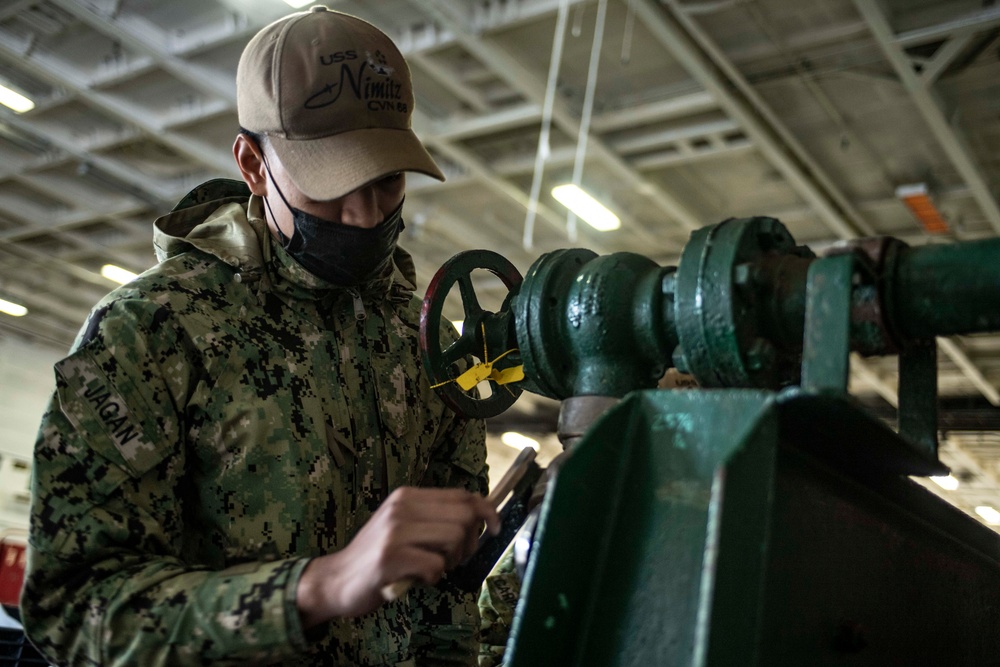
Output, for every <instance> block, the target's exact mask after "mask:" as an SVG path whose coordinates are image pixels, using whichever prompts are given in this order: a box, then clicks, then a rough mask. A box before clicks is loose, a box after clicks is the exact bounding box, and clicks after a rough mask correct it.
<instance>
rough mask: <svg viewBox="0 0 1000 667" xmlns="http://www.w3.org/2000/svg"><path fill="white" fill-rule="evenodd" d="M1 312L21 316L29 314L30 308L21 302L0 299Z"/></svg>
mask: <svg viewBox="0 0 1000 667" xmlns="http://www.w3.org/2000/svg"><path fill="white" fill-rule="evenodd" d="M0 313H7V314H8V315H13V316H14V317H21V316H22V315H27V314H28V309H27V308H25V307H24V306H22V305H20V304H17V303H12V302H10V301H4V300H3V299H0Z"/></svg>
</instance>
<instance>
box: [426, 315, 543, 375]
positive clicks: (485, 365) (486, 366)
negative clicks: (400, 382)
mask: <svg viewBox="0 0 1000 667" xmlns="http://www.w3.org/2000/svg"><path fill="white" fill-rule="evenodd" d="M480 326H482V328H483V359H485V361H483V362H482V363H479V364H476V365H475V366H473V367H472V368H470V369H469V370H467V371H465V372H464V373H462V374H461V375H459V376H458V377H457V378H455V379H454V380H445V381H444V382H439V383H437V384H435V385H432V386H431V389H437V388H438V387H443V386H444V385H446V384H448V383H449V382H455V383H456V384H458V386H459V387H461V388H462V389H463V390H464V391H469V390H470V389H472V388H473V387H475V386H476V385H478V384H479V383H480V382H482V381H484V380H493V381H494V382H496V383H497V384H499V385H504V384H509V383H511V382H520V381H521V380H523V379H524V366H514V367H513V368H505V369H503V370H499V369H496V368H493V364H495V363H496V362H498V361H500V360H501V359H503V358H504V357H506V356H507V355H508V354H510V353H511V352H517V348H516V347H515V348H512V349H510V350H507V351H506V352H504V353H503V354H501V355H500V356H499V357H497V358H496V359H493V360H492V361H490V360H489V355H488V354H487V350H486V324H485V323H481V324H480Z"/></svg>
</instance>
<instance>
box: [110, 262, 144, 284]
mask: <svg viewBox="0 0 1000 667" xmlns="http://www.w3.org/2000/svg"><path fill="white" fill-rule="evenodd" d="M101 275H102V276H104V277H105V278H107V279H108V280H110V281H112V282H116V283H119V284H121V285H124V284H125V283H130V282H132V281H133V280H135V277H136V276H137V275H139V274H137V273H132V272H131V271H129V270H128V269H123V268H122V267H120V266H115V265H114V264H105V265H104V266H102V267H101Z"/></svg>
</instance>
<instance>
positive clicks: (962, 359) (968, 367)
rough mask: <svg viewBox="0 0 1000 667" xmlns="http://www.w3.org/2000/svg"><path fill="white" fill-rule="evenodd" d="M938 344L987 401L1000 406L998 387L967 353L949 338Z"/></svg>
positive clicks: (942, 339) (940, 339) (939, 339)
mask: <svg viewBox="0 0 1000 667" xmlns="http://www.w3.org/2000/svg"><path fill="white" fill-rule="evenodd" d="M937 343H938V348H939V349H940V350H941V351H942V352H944V353H945V354H946V355H948V357H949V358H950V359H951V360H952V361H953V362H955V365H956V366H958V368H959V370H961V371H962V374H963V375H965V377H966V378H968V380H969V382H971V383H972V384H973V385H974V386H975V387H976V389H978V390H979V391H980V393H982V395H983V396H984V397H986V400H987V401H989V402H990V403H992V404H993V405H996V406H1000V392H998V391H997V388H996V386H994V385H993V384H992V383H991V382H990V381H989V380H987V379H986V376H984V375H983V373H982V371H980V370H979V368H978V367H977V366H976V365H975V364H974V363H973V362H972V360H971V359H969V356H968V355H967V354H966V353H965V351H964V350H962V348H960V347H959V346H958V345H957V344H956V343H955V341H953V340H951V339H949V338H938V339H937Z"/></svg>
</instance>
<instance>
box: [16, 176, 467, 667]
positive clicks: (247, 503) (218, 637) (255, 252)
mask: <svg viewBox="0 0 1000 667" xmlns="http://www.w3.org/2000/svg"><path fill="white" fill-rule="evenodd" d="M240 185H242V184H240ZM240 185H236V184H233V183H231V182H214V183H210V184H206V186H205V187H203V188H202V189H200V190H199V191H197V192H195V193H194V194H192V195H191V196H190V197H189V198H188V199H187V200H186V201H185V202H184V203H183V206H182V207H181V208H180V210H178V209H175V211H174V212H173V213H171V214H169V215H167V216H164V217H163V218H160V219H159V220H157V221H156V224H155V243H156V248H157V254H158V257H159V259H160V263H159V264H158V265H157V266H155V267H154V268H152V269H150V270H149V271H147V272H146V273H144V274H142V275H141V276H140V277H139V278H137V279H136V280H134V281H133V282H131V283H129V284H128V285H125V286H122V287H121V288H118V289H116V290H115V291H113V292H112V293H111V294H109V295H108V296H107V297H106V298H105V299H103V300H102V301H101V302H100V303H99V304H98V305H97V306H96V307H95V309H94V311H93V312H92V313H91V316H90V318H89V320H88V322H87V323H86V325H85V326H84V328H83V329H82V331H81V333H80V336H79V337H78V339H77V341H76V343H75V344H74V346H73V349H72V351H71V353H70V355H69V356H68V357H67V358H66V359H64V360H63V361H61V362H59V363H58V364H57V365H56V369H55V370H56V380H57V388H56V392H55V395H54V397H53V399H52V402H51V404H50V406H49V408H48V410H47V412H46V414H45V416H44V418H43V422H42V425H41V430H40V433H39V438H38V441H37V444H36V449H35V455H34V479H33V483H32V515H31V535H30V551H29V553H30V555H29V562H28V572H27V576H26V584H25V588H24V592H23V595H22V599H21V613H22V618H23V620H24V624H25V628H26V631H27V633H28V635H29V637H30V638H31V640H32V641H33V642H34V643H35V644H36V645H37V646H38V647H39V648H40V649H41V650H42V652H43V653H44V654H45V655H47V656H48V657H49V658H50V659H51V660H52V661H54V662H56V663H58V664H73V665H142V666H143V667H147V666H152V665H168V664H184V665H195V664H203V663H211V664H219V665H236V664H240V665H252V664H280V665H306V666H308V665H376V664H378V665H386V664H388V665H393V664H404V665H414V664H417V665H422V664H475V662H476V658H477V654H478V650H479V647H478V629H479V614H478V610H477V607H476V599H475V594H473V593H466V592H463V591H459V590H457V589H456V588H454V587H453V586H452V587H450V586H449V585H448V583H447V581H445V582H444V583H442V584H441V585H439V586H438V587H434V588H431V587H422V586H417V587H414V588H413V589H411V591H410V593H409V594H408V595H407V596H404V597H403V598H402V599H400V600H398V601H396V602H394V603H390V604H386V605H383V606H382V607H381V608H380V609H379V610H377V611H376V612H374V613H372V614H369V615H367V616H363V617H360V618H357V619H345V620H341V621H337V622H333V623H331V624H329V625H328V626H323V627H320V628H314V629H313V630H311V631H310V632H309V637H306V636H305V634H304V632H303V629H302V626H301V625H300V621H299V616H298V612H297V610H296V606H295V591H296V586H297V583H298V580H299V577H300V575H301V573H302V570H303V568H304V567H305V565H306V563H307V561H308V560H309V558H311V557H314V556H318V555H321V554H326V553H329V552H331V551H335V550H337V549H339V548H341V547H343V546H345V545H346V544H347V542H348V541H349V540H350V539H351V537H352V536H353V535H354V534H355V533H356V532H357V531H358V529H359V528H360V527H361V526H362V525H363V524H364V523H365V521H367V519H368V518H369V517H370V516H371V514H372V513H373V512H374V511H375V509H376V508H377V507H378V506H379V504H380V503H381V502H382V501H383V499H384V498H385V497H386V496H387V495H388V494H389V492H390V491H391V490H392V489H395V488H396V487H399V486H403V485H424V486H461V487H465V488H467V489H470V490H473V491H476V492H480V493H485V492H486V490H487V476H486V464H485V458H486V450H485V444H484V429H483V424H482V422H480V421H468V420H465V419H462V418H459V417H457V416H456V415H455V414H454V413H453V412H451V411H450V410H449V409H447V408H446V407H445V406H444V405H443V404H442V403H441V401H440V400H439V399H438V397H437V396H436V395H435V393H434V392H433V390H431V389H430V388H429V386H428V381H427V377H426V375H425V373H424V370H423V368H422V366H421V364H420V361H419V354H418V348H417V333H418V316H419V303H420V302H419V300H418V299H417V298H416V297H415V296H413V294H412V289H413V286H412V281H410V280H407V278H406V277H404V276H402V275H401V274H400V272H399V270H398V268H396V269H395V270H392V269H391V267H389V268H390V271H391V275H390V274H389V272H388V271H387V274H386V275H385V276H383V277H382V278H380V279H378V280H376V281H374V282H372V283H371V284H369V285H365V286H364V288H363V289H361V290H357V291H355V290H347V289H343V288H335V287H332V286H330V285H329V284H327V283H324V282H323V281H321V280H320V279H318V278H316V277H315V276H313V275H311V274H309V273H308V272H306V271H305V270H304V269H303V268H301V267H300V266H299V265H298V264H297V263H295V261H294V260H292V259H291V258H290V257H289V256H288V255H287V254H286V253H285V252H284V251H283V250H282V249H281V247H280V246H279V245H278V244H276V243H274V242H272V241H271V236H270V234H269V233H268V232H267V230H266V223H265V222H264V220H263V219H262V217H261V201H260V200H259V199H257V198H256V197H254V198H252V199H250V201H249V205H248V203H247V198H246V192H245V189H244V188H242V187H240ZM406 259H407V258H406V257H405V256H403V255H400V256H399V261H398V262H397V264H398V265H403V266H406V265H407V262H406Z"/></svg>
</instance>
